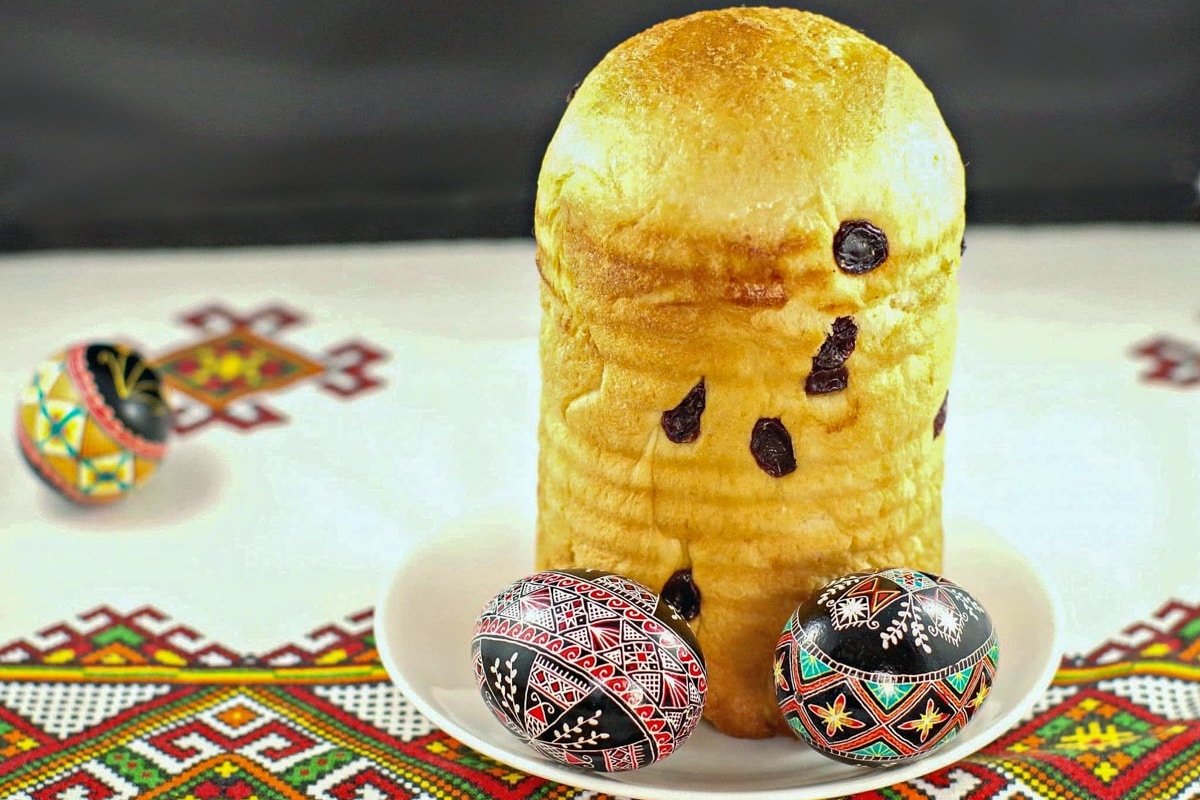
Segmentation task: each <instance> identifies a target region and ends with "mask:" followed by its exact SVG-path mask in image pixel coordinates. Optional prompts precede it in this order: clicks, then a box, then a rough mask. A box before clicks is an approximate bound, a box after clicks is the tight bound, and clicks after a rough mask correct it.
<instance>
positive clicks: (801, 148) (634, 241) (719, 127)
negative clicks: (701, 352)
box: [535, 8, 964, 325]
mask: <svg viewBox="0 0 1200 800" xmlns="http://www.w3.org/2000/svg"><path fill="white" fill-rule="evenodd" d="M963 203H964V176H963V166H962V162H961V159H960V157H959V154H958V150H957V147H956V145H955V143H954V140H953V138H952V137H951V135H950V133H949V131H948V130H947V128H946V125H945V123H944V122H943V120H942V117H941V114H940V113H939V111H938V108H937V106H936V104H935V103H934V100H933V97H932V96H931V95H930V93H929V91H928V90H927V89H926V88H925V86H924V84H923V83H922V82H921V80H920V79H919V78H918V77H917V76H916V75H915V74H914V73H913V71H912V70H911V69H910V68H909V66H908V65H907V64H905V63H904V61H902V60H901V59H900V58H899V57H897V56H896V55H894V54H893V53H891V52H890V51H889V50H887V49H886V48H884V47H883V46H881V45H879V44H877V43H875V42H873V41H872V40H870V39H868V38H867V37H865V36H863V35H862V34H860V33H858V32H856V31H854V30H852V29H850V28H848V27H846V26H844V25H841V24H839V23H836V22H833V21H832V20H829V19H826V18H825V17H822V16H818V15H816V14H811V13H807V12H802V11H796V10H793V9H772V8H733V9H724V10H720V11H704V12H700V13H696V14H693V15H691V16H688V17H684V18H681V19H676V20H670V21H667V22H663V23H660V24H658V25H656V26H654V27H652V28H650V29H648V30H646V31H644V32H643V33H640V34H638V35H636V36H634V37H633V38H631V39H629V40H628V41H626V42H624V43H622V44H621V45H619V46H617V47H616V48H615V49H614V50H612V51H611V52H610V53H609V54H608V55H607V56H606V57H605V58H604V59H603V60H602V61H601V62H600V64H599V65H598V66H597V67H596V68H595V69H594V70H593V71H592V72H591V73H590V74H589V75H588V76H587V78H586V79H585V80H584V81H583V83H582V85H580V87H579V89H578V91H577V92H576V94H575V96H574V98H573V99H572V101H571V102H570V104H569V106H568V108H567V109H566V112H565V113H564V116H563V118H562V121H561V123H560V125H559V128H558V130H557V132H556V133H555V135H554V138H553V140H552V142H551V143H550V146H549V148H548V150H547V152H546V155H545V160H544V162H543V165H542V171H541V176H540V179H539V184H538V195H537V214H536V222H535V227H536V233H537V238H538V242H539V266H540V268H541V270H542V273H543V277H544V279H545V281H546V284H547V286H548V288H549V289H550V290H551V291H552V292H554V293H555V294H557V295H559V296H560V297H562V298H563V299H565V300H567V302H568V303H569V304H570V305H572V306H574V307H576V308H579V309H580V310H581V311H583V312H584V313H585V314H586V313H587V308H588V307H589V306H591V307H593V308H595V309H596V310H597V311H603V312H604V313H606V314H608V313H613V312H614V311H615V313H617V314H620V313H621V312H622V310H623V309H622V308H616V309H614V308H613V305H612V304H613V303H614V302H615V301H620V300H622V299H631V300H633V301H634V303H635V305H642V304H645V303H652V304H654V305H657V306H663V305H676V306H679V305H686V304H690V303H702V304H708V303H712V302H713V301H717V302H720V301H729V303H732V304H734V305H736V306H741V307H748V308H758V309H779V308H782V307H783V306H785V305H786V304H787V302H788V300H789V299H791V298H796V297H804V298H805V299H806V300H808V301H810V302H808V303H806V305H808V306H810V307H811V306H813V305H821V306H825V307H828V308H830V309H831V310H833V311H837V312H846V311H852V310H853V309H855V308H859V307H862V306H864V305H867V304H869V303H871V302H872V301H873V300H875V299H878V298H879V297H881V296H883V295H886V294H891V293H893V292H895V291H897V290H899V289H903V288H905V287H906V286H909V285H911V284H913V283H914V282H917V281H918V280H919V279H920V277H921V276H918V275H913V274H911V271H910V270H908V269H905V268H897V269H891V270H886V269H881V270H878V271H876V273H874V274H871V275H866V276H862V275H848V274H845V273H843V272H841V271H840V270H838V269H837V268H836V265H835V263H834V260H833V257H832V242H833V238H834V235H835V233H836V231H837V230H838V227H839V225H840V224H841V223H842V222H843V221H846V220H854V219H867V220H870V221H871V222H872V223H873V224H875V225H876V226H878V227H879V228H880V229H882V230H883V231H884V232H885V233H886V235H887V238H888V244H889V247H890V249H891V253H892V256H893V257H894V258H893V263H896V264H908V263H916V262H922V263H926V262H927V261H928V260H927V259H925V258H922V256H925V255H927V254H929V252H930V251H932V250H935V249H937V250H941V249H943V248H945V249H947V250H948V247H949V244H950V242H949V241H948V240H950V239H953V245H954V246H955V249H957V244H958V238H959V237H960V236H961V234H962V227H963ZM955 255H957V252H955ZM577 293H578V296H574V295H576V294H577ZM625 310H627V311H629V312H630V313H631V314H637V313H640V311H638V310H636V309H628V308H627V309H625ZM648 324H649V323H648ZM778 324H784V325H786V324H787V322H786V320H779V321H778Z"/></svg>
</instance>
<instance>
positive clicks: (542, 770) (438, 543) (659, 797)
mask: <svg viewBox="0 0 1200 800" xmlns="http://www.w3.org/2000/svg"><path fill="white" fill-rule="evenodd" d="M522 516H523V515H482V516H477V515H471V517H470V518H462V519H459V520H457V521H456V523H457V524H455V523H451V524H447V525H443V526H442V527H441V529H439V530H438V531H434V532H433V533H432V535H427V536H422V537H421V539H419V540H418V541H416V542H414V543H413V544H412V545H411V546H410V547H409V548H407V549H406V551H405V552H404V553H403V554H402V556H401V557H400V559H399V562H398V564H397V565H396V567H395V568H394V569H392V570H391V571H390V572H389V573H388V574H389V576H390V577H389V578H388V579H387V581H386V582H385V583H384V584H383V586H382V587H381V588H380V590H379V592H378V594H377V597H376V603H375V614H374V618H373V620H372V632H373V634H374V636H375V647H376V650H377V651H378V653H379V657H380V662H381V664H382V666H383V667H384V671H385V672H386V673H387V675H388V678H389V680H390V681H391V682H392V683H393V685H395V686H396V687H397V688H398V689H399V690H400V691H401V693H402V694H403V695H404V697H405V699H407V700H408V701H409V702H410V703H412V704H413V705H414V706H415V707H416V708H417V710H418V711H420V712H421V714H423V715H424V716H425V717H426V719H428V720H429V721H430V722H431V723H433V725H434V726H435V727H436V728H437V729H438V730H441V731H443V732H444V733H446V734H447V735H449V736H452V737H454V738H455V739H458V740H459V741H460V742H462V743H463V744H465V745H467V746H468V747H471V748H472V749H474V750H476V751H478V752H480V753H482V754H484V755H486V756H488V757H490V758H492V759H494V760H496V761H498V762H500V763H502V764H506V765H508V766H510V767H513V768H516V769H519V770H521V771H523V772H526V773H528V774H530V775H533V776H535V777H539V778H542V779H543V780H549V781H555V782H557V783H561V784H564V785H567V786H571V787H574V788H578V789H582V790H586V791H596V792H603V793H606V794H610V795H617V796H625V797H629V796H632V795H633V794H634V793H636V795H637V797H638V798H639V799H640V800H690V799H691V798H702V799H703V798H711V800H721V799H722V798H738V797H747V798H754V800H821V798H827V797H832V796H841V795H846V794H854V793H857V792H862V791H870V790H872V789H879V788H884V787H886V786H891V785H893V784H896V783H902V782H904V781H907V780H912V779H913V778H919V777H921V776H922V775H927V774H929V773H931V772H936V771H937V770H939V769H942V768H944V767H946V766H949V765H951V764H954V763H956V762H958V761H960V760H962V759H964V758H966V757H967V756H969V755H971V754H972V753H975V752H977V751H978V750H980V749H982V748H983V747H986V746H987V745H989V744H991V743H992V742H993V741H995V740H996V739H997V738H999V737H1000V736H1002V735H1003V734H1004V733H1005V732H1006V731H1007V730H1009V729H1010V728H1011V727H1012V726H1013V724H1014V723H1015V722H1016V721H1017V720H1018V719H1020V718H1021V717H1022V716H1024V715H1025V714H1026V713H1027V712H1028V711H1029V709H1030V708H1032V707H1033V705H1034V704H1035V703H1036V702H1037V700H1038V698H1040V697H1041V696H1042V695H1043V694H1044V693H1045V691H1046V689H1047V688H1048V687H1049V685H1050V683H1051V682H1052V680H1053V678H1054V675H1055V673H1056V672H1057V671H1058V668H1059V666H1060V664H1061V663H1062V655H1063V650H1062V635H1063V631H1062V620H1063V612H1062V604H1061V599H1060V597H1059V594H1058V592H1057V591H1056V590H1055V589H1054V587H1053V585H1052V584H1051V583H1050V582H1049V581H1048V580H1047V578H1046V574H1045V571H1044V570H1043V569H1041V568H1040V567H1039V566H1038V564H1037V563H1036V562H1034V561H1033V560H1031V559H1030V558H1029V557H1028V556H1027V555H1026V554H1025V553H1024V552H1023V551H1022V550H1021V549H1020V548H1018V547H1017V546H1016V545H1015V544H1014V543H1013V542H1012V541H1011V540H1010V539H1007V538H1006V537H1004V536H1003V534H1001V533H1000V532H998V531H997V530H995V529H994V528H992V527H991V526H989V525H987V524H985V523H983V522H981V521H979V520H977V519H974V518H971V517H966V516H956V517H954V518H952V519H950V520H948V521H947V522H946V524H945V526H944V527H945V529H947V530H954V529H955V528H956V527H959V526H971V527H973V528H974V529H975V534H974V537H975V538H986V539H988V540H990V543H993V544H994V543H996V542H1000V543H1002V544H1003V546H1005V547H1006V548H1007V549H1008V550H1009V551H1010V553H1011V555H1012V556H1013V557H1015V558H1016V559H1018V560H1020V561H1021V562H1023V566H1024V568H1025V569H1026V570H1027V571H1028V572H1029V573H1031V574H1032V575H1033V576H1035V577H1036V579H1037V585H1038V587H1039V588H1040V589H1041V590H1042V593H1043V594H1044V595H1045V598H1046V600H1047V603H1046V606H1045V611H1046V612H1047V619H1048V622H1049V627H1050V631H1051V636H1050V646H1049V648H1047V650H1048V652H1047V655H1046V660H1045V663H1044V664H1043V665H1042V667H1041V670H1040V671H1039V672H1038V675H1037V678H1036V679H1035V681H1034V686H1035V690H1034V691H1031V692H1029V693H1028V694H1027V695H1026V696H1024V697H1023V698H1022V699H1021V700H1020V702H1018V703H1016V704H1015V705H1014V706H1013V707H1012V708H1010V709H1008V710H1007V711H1005V712H1004V713H1003V714H1001V715H1000V716H999V717H997V718H996V719H995V720H993V721H992V722H991V723H990V724H989V725H988V726H987V727H986V728H984V729H982V730H983V731H984V733H981V734H977V735H976V738H978V739H979V745H978V747H975V748H973V749H972V750H969V751H967V752H965V753H962V754H958V755H957V756H956V757H955V758H951V759H947V758H946V754H947V753H953V752H954V750H953V749H952V748H947V749H946V750H945V751H943V752H942V753H938V752H934V753H932V754H930V755H929V756H927V757H926V758H922V759H920V760H918V761H913V762H909V763H907V764H897V765H896V766H894V767H892V768H885V769H875V770H864V771H863V772H862V773H861V774H860V775H857V776H853V777H850V778H842V779H838V780H837V781H826V782H824V783H810V784H805V785H803V786H795V787H773V788H767V789H745V790H725V789H722V790H712V791H707V790H702V789H701V790H698V789H695V788H686V789H685V788H671V787H664V786H661V785H659V784H652V785H644V784H639V783H637V782H636V780H632V781H624V780H617V779H614V778H611V777H608V774H607V773H603V772H584V771H578V770H572V769H570V768H568V767H564V766H561V765H559V764H555V763H553V762H551V761H549V760H545V759H541V758H539V757H538V756H537V755H536V754H535V753H533V752H532V751H531V752H530V754H529V755H527V756H526V755H523V754H522V755H521V756H520V757H518V758H515V759H514V758H513V754H511V753H509V752H508V751H501V750H497V748H496V747H494V746H493V745H492V744H491V743H489V742H488V741H487V740H485V739H482V738H481V737H479V736H476V735H475V733H474V731H472V730H471V729H469V728H465V727H462V726H459V725H456V724H454V723H453V721H446V720H445V719H444V717H443V715H442V714H441V713H440V712H438V711H437V710H435V709H433V708H432V707H431V705H430V704H428V703H427V702H426V701H425V698H424V697H423V695H422V693H421V692H420V691H418V690H417V689H416V687H414V686H413V684H412V683H411V681H409V680H408V678H407V676H406V675H405V674H404V673H403V671H402V670H399V669H396V668H395V666H394V665H395V664H396V663H398V662H397V661H396V660H395V659H394V658H393V656H392V653H391V648H390V645H389V644H388V637H387V636H386V635H385V634H386V631H385V630H384V628H385V617H386V616H387V614H386V613H385V609H387V608H388V607H389V603H388V600H389V598H390V596H391V594H392V592H393V591H395V589H396V587H397V585H398V583H399V581H400V578H401V576H403V575H404V574H405V572H406V571H407V569H409V568H410V567H411V565H413V564H415V563H416V562H417V561H418V560H419V559H420V558H421V556H422V555H423V554H424V553H427V552H429V551H432V550H436V549H440V548H443V547H446V546H447V542H446V539H447V538H450V539H463V538H468V537H466V536H464V530H476V529H478V528H479V527H480V526H482V525H483V524H485V522H489V521H492V522H494V521H495V520H497V519H503V520H504V521H505V522H508V523H512V524H521V525H526V526H528V524H529V520H527V519H523V518H522ZM531 530H532V529H531ZM514 538H516V537H514ZM947 549H949V548H947ZM530 571H532V565H531V566H530ZM623 774H625V775H636V774H637V773H636V772H630V773H623ZM883 776H887V777H892V776H894V779H892V780H887V781H886V782H882V783H881V782H880V778H881V777H883ZM823 787H827V789H826V788H823ZM821 792H825V793H824V794H822V793H821Z"/></svg>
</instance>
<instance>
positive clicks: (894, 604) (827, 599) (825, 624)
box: [774, 569, 999, 765]
mask: <svg viewBox="0 0 1200 800" xmlns="http://www.w3.org/2000/svg"><path fill="white" fill-rule="evenodd" d="M998 657H999V646H998V642H997V639H996V633H995V630H994V628H993V626H992V622H991V618H990V617H989V616H988V614H987V612H986V611H985V610H984V608H983V606H982V605H980V603H979V602H978V601H977V600H976V599H975V598H974V597H973V596H972V595H971V594H970V593H969V592H967V591H966V590H964V589H962V588H961V587H959V586H957V585H956V584H954V583H952V582H950V581H948V580H946V579H944V578H941V577H939V576H937V575H932V574H929V573H924V572H916V571H914V570H910V569H886V570H881V571H879V572H861V573H854V574H852V575H847V576H845V577H842V578H839V579H837V580H835V581H832V582H830V583H829V584H826V586H824V587H823V588H822V589H821V590H820V591H819V592H818V593H817V594H816V595H815V596H814V597H813V598H812V599H810V600H809V601H808V602H806V603H804V604H802V605H801V606H800V607H799V608H797V609H796V612H795V613H794V614H793V615H792V617H791V618H790V619H789V620H788V622H787V625H786V626H785V627H784V631H783V634H782V636H781V637H780V639H779V643H778V646H777V647H776V651H775V670H774V673H775V688H776V699H777V700H778V702H779V707H780V711H781V712H782V714H783V716H784V718H785V719H786V720H787V722H788V724H789V726H790V727H791V728H792V730H794V731H795V732H796V734H797V735H799V736H800V737H801V738H803V739H804V740H805V741H807V742H808V743H809V744H810V745H812V746H813V747H814V748H815V749H816V750H818V751H819V752H821V753H824V754H825V755H828V756H830V757H832V758H835V759H838V760H842V761H848V762H852V763H859V764H867V765H887V764H892V763H897V762H900V761H907V760H911V759H915V758H918V757H921V756H924V755H927V754H928V753H930V752H932V751H933V750H935V749H937V748H938V747H941V746H942V745H944V744H945V743H946V742H948V741H950V740H951V739H952V738H953V737H954V736H955V735H956V734H957V733H958V731H959V730H961V729H962V728H963V726H965V725H966V724H967V723H968V722H969V721H970V720H971V718H972V717H973V716H974V715H975V713H976V712H977V711H978V710H979V708H980V707H981V706H982V705H983V703H984V701H985V700H986V699H987V697H988V695H989V693H990V692H991V687H992V683H993V681H994V679H995V674H996V668H997V663H998Z"/></svg>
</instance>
